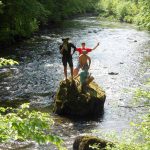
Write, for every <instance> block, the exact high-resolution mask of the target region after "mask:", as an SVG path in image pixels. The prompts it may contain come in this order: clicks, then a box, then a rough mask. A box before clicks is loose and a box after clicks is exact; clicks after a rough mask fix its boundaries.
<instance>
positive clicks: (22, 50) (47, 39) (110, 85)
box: [0, 17, 150, 149]
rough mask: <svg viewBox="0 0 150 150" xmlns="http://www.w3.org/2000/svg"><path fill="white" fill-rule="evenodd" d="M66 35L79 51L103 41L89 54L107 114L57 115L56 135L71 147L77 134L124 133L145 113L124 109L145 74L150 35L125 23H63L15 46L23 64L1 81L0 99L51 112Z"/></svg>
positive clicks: (47, 147)
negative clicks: (83, 44)
mask: <svg viewBox="0 0 150 150" xmlns="http://www.w3.org/2000/svg"><path fill="white" fill-rule="evenodd" d="M64 36H69V37H70V38H71V40H72V42H73V43H74V44H75V45H77V47H79V46H80V43H81V42H83V41H85V42H86V43H87V46H88V47H93V46H95V44H96V43H97V42H100V46H99V47H98V48H97V49H96V50H95V51H93V52H92V53H90V54H89V55H90V56H91V58H92V65H91V69H90V72H91V73H92V75H93V76H94V77H95V81H96V82H97V83H98V84H99V85H100V86H102V88H103V89H104V90H105V91H106V96H107V99H106V103H105V112H104V115H103V116H102V117H100V118H98V119H96V120H95V119H90V118H82V119H81V120H77V119H75V118H74V119H71V118H70V119H67V118H65V117H59V116H57V115H53V117H54V119H55V121H56V123H55V126H54V127H53V132H54V133H55V134H57V135H60V136H61V137H62V138H63V139H64V140H65V141H66V144H67V147H68V148H69V149H72V148H71V147H72V142H73V140H74V138H75V137H76V136H78V135H80V134H88V133H90V134H91V130H93V129H96V130H97V129H98V130H103V131H112V130H116V131H118V132H121V131H122V130H123V129H124V128H128V127H129V126H128V124H129V122H130V121H131V120H133V118H134V117H135V116H136V115H137V114H138V113H142V112H144V110H142V109H134V108H127V107H120V106H126V105H130V102H131V100H132V89H135V88H136V87H138V86H139V85H140V84H141V83H140V81H141V78H142V76H143V73H142V72H141V71H140V70H141V68H142V67H143V65H142V62H143V58H144V56H145V55H147V54H148V51H149V47H148V46H146V45H147V44H148V43H149V41H150V35H149V34H148V33H146V32H143V31H137V30H136V29H134V28H133V27H131V26H129V25H127V24H119V23H113V22H111V23H110V22H101V21H98V20H97V19H96V18H94V17H91V18H79V19H75V20H72V21H69V23H68V22H65V23H64V24H63V27H62V28H61V29H60V28H55V29H53V30H44V31H42V32H41V33H40V35H39V36H35V37H34V38H32V39H29V40H27V41H26V42H24V43H22V44H20V45H19V46H17V48H15V55H17V58H18V59H19V60H20V61H21V63H20V65H19V66H17V70H18V71H16V72H14V76H13V77H9V78H6V79H4V81H3V82H1V83H0V88H1V89H2V90H0V98H1V100H6V99H7V100H8V99H10V100H25V99H29V100H30V101H31V106H32V107H33V108H36V109H39V110H41V111H48V112H50V107H49V106H50V105H51V103H52V101H53V97H54V94H55V92H56V90H57V88H58V85H59V81H60V80H61V79H63V67H62V64H61V55H60V54H59V50H58V47H59V44H60V42H61V37H64ZM15 55H14V54H12V55H11V57H15ZM77 57H78V54H75V55H74V57H73V58H74V65H76V64H77ZM68 72H69V71H68ZM7 89H8V90H7ZM125 89H127V90H128V92H125ZM127 90H126V91H127ZM5 93H7V94H5ZM94 135H97V134H96V133H95V134H94ZM33 149H34V148H33ZM39 149H49V145H47V146H46V145H44V146H40V147H39Z"/></svg>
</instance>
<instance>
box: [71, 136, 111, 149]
mask: <svg viewBox="0 0 150 150" xmlns="http://www.w3.org/2000/svg"><path fill="white" fill-rule="evenodd" d="M94 144H96V145H97V146H98V148H99V150H105V148H106V146H107V145H109V146H110V147H113V146H114V144H113V143H112V142H109V141H106V140H103V139H100V138H97V137H94V136H79V137H77V138H76V139H75V141H74V143H73V150H93V149H92V148H91V146H93V145H94Z"/></svg>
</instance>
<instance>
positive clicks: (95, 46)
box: [92, 42, 99, 50]
mask: <svg viewBox="0 0 150 150" xmlns="http://www.w3.org/2000/svg"><path fill="white" fill-rule="evenodd" d="M98 46H99V42H98V43H97V45H96V46H95V47H94V48H93V49H92V50H95V49H96V48H97V47H98Z"/></svg>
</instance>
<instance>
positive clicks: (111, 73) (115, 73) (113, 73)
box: [108, 72, 119, 75]
mask: <svg viewBox="0 0 150 150" xmlns="http://www.w3.org/2000/svg"><path fill="white" fill-rule="evenodd" d="M108 74H109V75H118V74H119V73H117V72H109V73H108Z"/></svg>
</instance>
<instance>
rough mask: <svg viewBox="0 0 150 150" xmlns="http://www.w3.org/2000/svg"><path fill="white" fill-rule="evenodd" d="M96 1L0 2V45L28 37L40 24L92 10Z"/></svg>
mask: <svg viewBox="0 0 150 150" xmlns="http://www.w3.org/2000/svg"><path fill="white" fill-rule="evenodd" d="M96 1H98V0H61V1H60V0H30V1H29V0H13V1H12V0H1V1H0V35H1V36H0V43H5V42H6V41H7V43H8V42H13V41H15V40H16V39H18V38H20V37H29V36H30V35H31V34H32V33H33V32H34V31H36V30H38V27H39V25H40V24H46V23H47V21H48V20H50V21H61V20H62V19H64V18H67V17H69V16H71V15H73V14H76V13H83V12H86V11H90V10H94V5H95V3H96Z"/></svg>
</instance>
